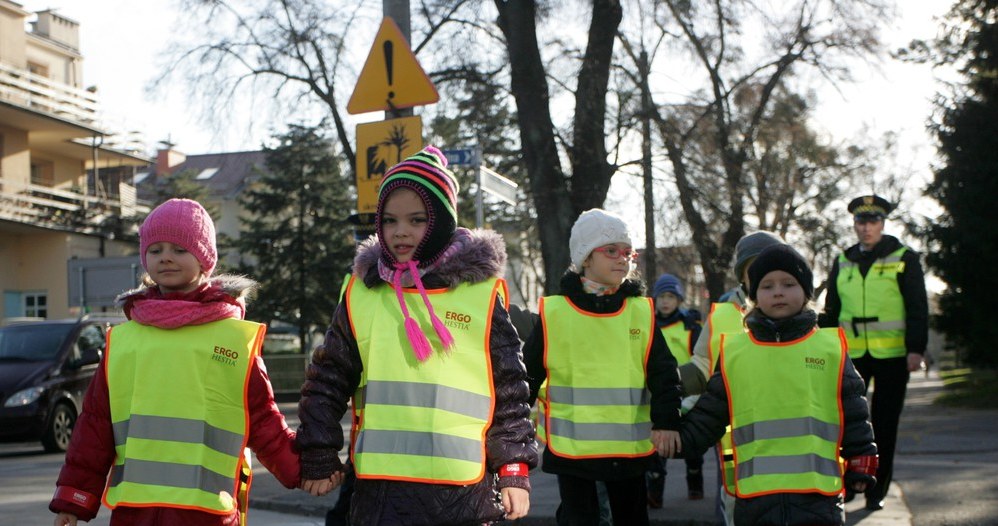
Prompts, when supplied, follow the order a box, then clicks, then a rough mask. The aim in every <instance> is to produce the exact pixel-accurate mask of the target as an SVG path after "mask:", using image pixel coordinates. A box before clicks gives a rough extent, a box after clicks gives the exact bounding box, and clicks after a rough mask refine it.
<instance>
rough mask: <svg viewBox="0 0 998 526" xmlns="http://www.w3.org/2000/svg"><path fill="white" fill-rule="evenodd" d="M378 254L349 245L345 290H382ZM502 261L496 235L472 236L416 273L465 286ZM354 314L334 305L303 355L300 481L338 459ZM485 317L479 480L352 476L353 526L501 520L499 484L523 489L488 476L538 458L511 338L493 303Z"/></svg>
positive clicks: (519, 481) (520, 483)
mask: <svg viewBox="0 0 998 526" xmlns="http://www.w3.org/2000/svg"><path fill="white" fill-rule="evenodd" d="M379 254H380V248H379V246H378V244H377V240H376V239H374V238H372V239H371V240H368V241H367V242H365V243H364V244H362V245H361V246H360V247H359V248H358V254H357V258H356V260H355V264H354V273H355V276H360V277H363V282H364V283H363V284H361V283H355V284H354V286H358V287H359V286H367V287H386V286H389V285H388V284H387V283H385V282H384V281H382V280H381V279H380V277H379V276H378V271H377V265H376V261H377V258H378V256H379ZM504 263H505V249H504V246H503V241H502V238H501V237H500V236H499V235H498V234H495V233H494V232H490V231H474V232H472V237H471V239H470V241H469V242H467V243H466V246H465V247H464V248H463V249H462V250H461V251H460V252H458V253H457V254H455V255H454V256H453V257H452V258H450V259H448V260H447V261H445V262H444V263H441V264H440V266H439V267H437V268H436V269H435V270H434V271H433V272H431V273H428V274H426V275H425V276H423V278H422V279H423V284H424V285H425V286H426V287H427V288H446V287H454V286H456V285H458V284H459V283H461V282H471V283H475V282H478V281H482V280H484V279H487V278H490V277H492V276H496V275H498V274H499V273H500V272H501V270H502V267H503V265H504ZM354 315H362V314H355V313H351V312H349V310H348V309H347V305H346V302H345V301H344V302H341V303H340V304H339V306H338V307H337V309H336V312H335V313H334V314H333V319H332V323H331V324H330V326H329V328H328V330H327V331H326V337H325V341H324V342H323V344H322V345H321V346H320V347H317V348H316V349H315V351H314V352H313V353H312V360H311V363H310V364H309V366H308V368H307V369H306V373H305V377H306V380H305V384H304V385H303V386H302V398H301V402H300V403H299V407H298V415H299V418H300V419H301V427H300V428H299V429H298V435H297V439H296V445H297V446H298V448H299V449H300V450H301V465H302V479H322V478H327V477H329V475H330V474H332V473H333V472H334V471H338V470H340V469H342V468H343V466H342V464H341V462H340V459H339V456H338V452H339V451H340V450H341V449H342V448H343V442H344V433H343V427H342V426H341V425H340V419H341V418H342V417H343V415H344V414H345V412H346V410H347V403H348V402H349V401H350V399H351V397H352V396H353V394H354V392H355V391H356V389H357V386H358V385H359V383H360V375H361V370H362V368H363V363H362V362H361V358H360V353H359V351H358V349H357V341H356V339H355V338H354V336H353V333H352V331H351V328H350V317H351V316H354ZM491 316H492V332H491V333H490V335H489V343H490V346H491V363H492V374H493V381H494V386H495V393H496V398H495V410H494V414H493V420H492V425H491V426H490V427H489V429H488V430H487V432H486V462H487V468H488V469H487V472H486V474H485V477H484V478H483V479H482V480H481V481H480V482H478V483H476V484H472V485H468V486H449V485H442V484H425V483H415V482H401V481H391V480H372V479H358V480H357V482H356V485H355V487H354V494H353V500H352V508H351V524H352V525H353V526H364V525H375V524H406V525H414V526H415V525H442V524H446V525H450V526H460V525H465V524H467V525H481V524H483V523H490V522H494V521H498V520H501V519H502V518H503V516H504V513H503V510H502V507H501V505H500V504H499V500H498V497H499V493H498V490H499V489H500V488H502V487H520V488H523V489H527V490H529V489H530V484H529V482H528V479H527V478H526V477H503V478H502V479H498V478H497V476H496V473H497V472H498V470H499V468H501V467H502V466H504V465H506V464H511V463H526V464H527V465H528V466H529V467H531V468H533V467H536V466H537V461H538V458H537V457H538V455H537V445H536V442H535V441H534V428H533V424H532V423H531V422H530V406H529V405H528V403H527V399H528V395H529V390H528V388H527V382H526V370H525V368H524V365H523V361H522V355H521V354H520V341H519V339H518V338H517V334H516V330H515V329H514V328H513V325H512V324H511V323H510V320H509V314H508V313H507V312H506V309H505V307H504V306H503V302H501V301H496V302H495V308H494V310H493V312H492V313H491ZM399 319H400V320H401V311H400V316H399Z"/></svg>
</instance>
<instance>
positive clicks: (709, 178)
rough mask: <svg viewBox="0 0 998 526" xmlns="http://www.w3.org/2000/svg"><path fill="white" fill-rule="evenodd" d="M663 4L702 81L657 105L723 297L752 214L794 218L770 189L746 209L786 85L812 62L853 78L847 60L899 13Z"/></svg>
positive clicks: (716, 290) (709, 276)
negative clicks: (754, 167) (682, 97)
mask: <svg viewBox="0 0 998 526" xmlns="http://www.w3.org/2000/svg"><path fill="white" fill-rule="evenodd" d="M661 6H662V8H661V9H660V10H659V11H658V12H657V13H656V14H655V20H656V21H657V23H658V25H659V28H660V30H661V31H662V33H663V34H665V35H676V36H677V38H676V40H675V42H676V44H677V46H678V49H679V50H680V51H682V52H684V53H687V54H688V56H689V57H690V58H691V59H692V60H693V62H694V63H695V64H697V65H698V67H699V69H700V71H701V73H702V86H703V87H702V88H701V89H699V90H697V91H696V92H695V93H694V94H693V95H692V96H691V97H689V98H688V100H687V102H685V103H682V104H665V103H660V104H658V108H657V111H656V112H655V115H654V117H655V121H656V123H657V126H658V130H659V134H660V136H661V139H662V141H663V143H664V146H665V150H666V153H667V156H668V159H669V162H670V164H671V166H672V173H673V176H674V178H675V184H676V189H677V191H678V193H679V201H680V203H681V206H682V209H683V213H684V216H685V218H686V221H687V223H688V224H689V227H690V230H691V234H692V237H693V243H694V246H696V247H697V250H698V251H699V253H700V261H701V266H702V268H703V272H704V278H705V280H706V284H707V288H708V290H709V291H710V295H711V297H712V298H717V297H718V296H720V295H721V293H722V292H723V291H724V290H725V288H726V284H725V283H726V276H727V274H728V269H729V267H730V261H731V257H732V254H733V252H734V247H735V243H736V242H737V241H738V239H739V238H740V237H741V236H742V235H744V234H745V232H746V225H747V222H746V218H747V217H748V216H749V215H750V214H749V213H748V212H755V213H762V214H763V216H762V217H758V218H756V219H757V221H756V223H757V224H758V225H760V226H769V225H766V224H765V220H767V219H768V218H770V215H769V214H770V212H772V211H774V210H780V213H782V214H783V216H782V217H781V219H780V221H779V222H780V223H782V224H789V223H788V221H787V219H788V217H786V214H787V213H792V212H793V209H794V204H793V202H792V201H791V203H790V204H789V205H788V204H787V203H784V202H782V201H781V202H780V206H781V207H782V208H774V207H773V206H774V205H773V203H770V202H769V196H770V194H769V192H766V191H763V192H762V193H761V194H760V193H758V192H756V193H755V197H756V198H757V199H760V198H761V201H757V202H756V203H755V204H756V206H755V207H754V209H749V210H746V206H747V205H748V204H749V203H750V198H751V197H752V196H753V192H752V190H753V184H752V183H751V181H750V173H749V167H750V164H751V163H753V162H758V161H759V153H760V152H759V151H758V148H759V147H760V133H761V130H762V127H763V125H764V123H765V122H766V120H767V118H769V117H770V116H771V115H772V112H773V108H774V104H775V102H776V99H777V94H778V90H780V89H782V88H784V87H786V86H787V84H788V83H789V82H790V79H791V78H792V76H793V75H794V73H795V72H797V70H801V69H803V68H806V67H809V68H812V70H813V71H814V72H817V73H818V74H819V75H821V76H823V77H824V78H825V79H827V80H829V81H831V82H839V81H846V80H849V76H848V69H847V68H846V66H845V64H846V62H845V59H855V58H857V57H858V58H872V57H875V56H877V54H878V53H879V52H880V51H881V50H880V43H879V40H878V38H877V35H878V33H877V28H878V26H879V25H880V24H881V23H882V22H883V21H884V20H886V19H888V18H889V16H890V15H891V12H890V10H889V9H888V6H889V4H888V3H887V2H886V1H881V0H857V1H845V0H817V1H809V0H801V1H797V2H793V3H789V4H788V3H783V4H779V7H768V8H767V7H766V5H765V4H758V3H754V2H746V1H742V0H729V1H725V0H714V1H712V2H687V1H683V0H665V1H664V2H662V3H661ZM752 37H755V38H754V39H753V38H752ZM757 174H760V175H762V176H763V177H762V181H763V184H764V187H763V190H766V188H765V186H766V185H770V184H772V186H774V187H775V186H779V187H781V188H783V189H784V190H785V185H786V184H790V185H791V189H792V188H793V186H794V184H796V185H798V187H799V186H800V181H799V179H798V180H784V181H782V182H781V184H779V185H777V184H775V181H769V179H768V178H767V177H766V175H767V174H765V173H763V172H757ZM800 175H801V173H800V172H799V173H798V174H797V176H798V177H799V176H800ZM705 185H706V186H705ZM758 189H759V182H758V181H757V182H756V184H755V190H758ZM787 197H789V196H788V195H783V196H780V197H776V199H783V198H787ZM788 206H789V208H788ZM774 224H775V223H774Z"/></svg>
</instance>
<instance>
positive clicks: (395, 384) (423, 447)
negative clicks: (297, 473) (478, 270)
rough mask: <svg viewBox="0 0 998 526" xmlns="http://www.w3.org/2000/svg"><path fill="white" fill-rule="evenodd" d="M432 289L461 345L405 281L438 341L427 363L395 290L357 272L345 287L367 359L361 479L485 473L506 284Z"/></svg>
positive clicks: (450, 479)
mask: <svg viewBox="0 0 998 526" xmlns="http://www.w3.org/2000/svg"><path fill="white" fill-rule="evenodd" d="M426 292H427V296H428V297H429V298H430V303H431V304H432V305H433V309H434V311H435V312H436V313H437V316H438V317H440V319H441V321H443V323H444V324H445V325H447V328H448V329H449V331H450V333H451V335H452V336H453V337H454V347H453V348H452V349H451V350H450V351H449V352H445V351H444V350H443V345H442V344H441V343H440V339H439V338H438V337H437V335H436V331H435V330H434V329H433V326H432V322H431V321H430V319H429V312H428V310H427V309H426V306H425V305H424V304H423V299H422V298H421V297H420V294H419V291H418V290H416V289H403V294H402V296H403V298H404V301H405V302H406V305H407V306H408V307H409V313H410V315H411V316H412V317H413V318H415V319H416V320H417V321H418V322H419V325H420V327H421V328H422V329H423V333H424V334H426V337H427V339H428V340H429V341H430V344H431V346H432V347H433V349H434V352H433V353H432V354H431V355H430V357H429V358H428V359H427V360H426V361H424V362H420V361H419V360H417V359H416V357H415V355H414V354H413V352H412V348H411V346H410V344H409V339H408V338H407V337H406V330H405V324H404V321H403V316H402V311H401V309H400V307H399V300H398V298H397V296H396V293H395V289H394V288H393V287H392V286H391V285H388V284H385V285H379V286H377V287H374V288H370V289H369V288H367V287H366V286H364V284H363V283H362V282H360V281H358V280H357V279H356V277H354V278H351V279H350V284H349V285H348V286H347V292H346V301H347V308H348V309H349V311H348V312H349V313H350V327H351V330H352V331H353V335H354V338H356V340H357V347H358V349H359V351H360V358H361V361H362V362H363V364H364V369H363V371H362V372H361V379H360V385H359V386H358V389H357V391H356V392H355V393H354V397H353V400H354V425H353V429H352V435H353V440H352V441H351V442H352V448H351V455H352V458H353V463H354V469H355V470H356V473H357V477H358V478H361V479H388V480H405V481H413V482H426V483H435V484H451V485H467V484H473V483H475V482H478V481H479V480H481V479H482V477H483V476H484V475H485V432H486V431H487V430H488V428H489V425H490V424H491V423H492V415H493V411H494V405H495V386H494V385H493V379H492V362H491V356H490V352H491V350H490V345H489V335H490V333H491V329H492V312H493V309H494V307H495V301H496V296H497V295H499V297H501V298H502V301H503V302H504V303H505V302H506V298H508V297H509V294H508V292H507V290H506V282H505V281H503V280H501V279H495V278H493V279H489V280H486V281H482V282H479V283H475V284H467V283H465V284H462V285H459V286H458V287H457V288H455V289H453V290H448V289H431V290H427V291H426Z"/></svg>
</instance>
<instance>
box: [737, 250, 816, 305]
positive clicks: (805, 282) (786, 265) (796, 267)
mask: <svg viewBox="0 0 998 526" xmlns="http://www.w3.org/2000/svg"><path fill="white" fill-rule="evenodd" d="M774 270H782V271H783V272H786V273H787V274H790V275H791V276H793V277H794V279H796V280H797V283H800V286H801V288H802V289H804V297H805V298H807V299H811V297H812V296H814V274H812V273H811V267H809V266H808V264H807V260H806V259H804V256H802V255H800V252H797V251H796V250H794V248H793V247H791V246H790V245H773V246H771V247H767V248H766V249H765V250H763V251H762V252H760V253H759V255H758V256H757V257H756V258H755V261H753V262H752V264H751V265H749V268H748V276H749V299H751V300H752V301H755V295H756V292H757V291H758V290H759V282H760V281H762V278H764V277H766V274H769V273H770V272H772V271H774Z"/></svg>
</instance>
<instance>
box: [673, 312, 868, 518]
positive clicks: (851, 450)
mask: <svg viewBox="0 0 998 526" xmlns="http://www.w3.org/2000/svg"><path fill="white" fill-rule="evenodd" d="M816 322H817V314H816V313H815V312H814V311H813V310H810V309H806V310H804V311H803V312H801V313H800V314H798V315H797V316H795V317H793V318H788V319H785V320H773V319H771V318H767V317H766V316H764V315H763V314H762V313H761V312H760V311H759V310H758V309H756V310H754V311H752V312H750V313H749V314H748V316H746V318H745V324H746V326H747V327H748V329H749V331H751V332H752V335H753V336H754V337H755V338H756V339H757V340H759V341H764V342H775V341H781V342H788V341H792V340H796V339H799V338H802V337H804V336H805V335H807V333H808V332H810V331H811V330H812V329H814V328H815V325H816ZM865 393H866V385H865V384H864V383H863V379H862V378H861V377H860V376H859V373H857V372H856V368H855V367H853V364H852V361H851V360H849V357H848V356H847V357H846V363H845V367H844V368H843V371H842V392H841V393H840V396H841V397H842V415H843V419H844V426H843V432H842V448H841V456H842V457H843V458H846V459H850V458H853V457H857V456H864V455H876V454H877V446H876V444H875V443H874V442H873V426H871V425H870V411H869V407H868V406H867V403H866V396H865ZM729 423H730V422H729V413H728V393H727V391H726V389H725V386H724V378H722V376H721V372H720V369H718V371H717V372H715V373H714V374H713V375H712V376H711V377H710V380H709V381H708V382H707V391H706V392H705V393H704V394H703V395H702V396H701V397H700V400H699V401H697V404H696V405H695V406H694V407H693V409H692V410H690V412H689V413H687V414H686V416H685V417H684V418H683V426H682V429H681V430H680V436H681V438H682V441H683V448H682V450H683V453H684V454H686V455H702V454H703V453H704V452H705V451H706V450H707V449H708V448H710V447H711V446H713V445H714V444H716V443H717V441H718V440H720V439H721V436H722V435H724V427H725V426H727V425H728V424H729ZM843 513H844V508H843V504H842V497H841V496H837V497H829V496H826V495H821V494H818V493H777V494H773V495H764V496H761V497H754V498H749V499H743V498H739V499H738V500H737V501H736V502H735V514H734V516H735V525H736V526H741V525H769V524H772V525H782V526H793V525H809V526H820V525H833V526H838V525H841V524H842V523H843V520H844V519H843Z"/></svg>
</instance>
